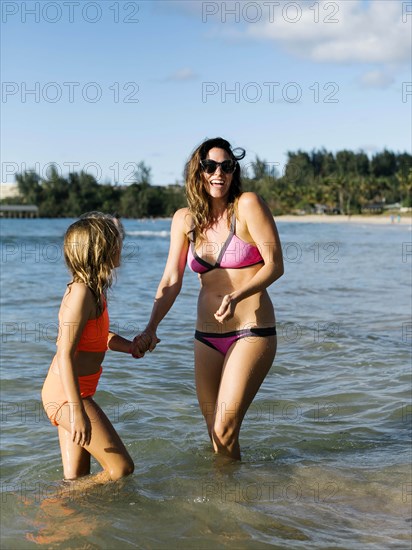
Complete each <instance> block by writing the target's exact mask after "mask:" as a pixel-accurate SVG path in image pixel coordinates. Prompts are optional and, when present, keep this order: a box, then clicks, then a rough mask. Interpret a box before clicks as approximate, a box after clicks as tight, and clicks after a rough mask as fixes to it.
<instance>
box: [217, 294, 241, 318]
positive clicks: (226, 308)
mask: <svg viewBox="0 0 412 550" xmlns="http://www.w3.org/2000/svg"><path fill="white" fill-rule="evenodd" d="M236 304H237V301H236V300H235V299H234V298H233V297H232V296H231V295H230V294H226V295H225V296H223V300H222V303H221V304H220V307H219V309H218V310H217V311H216V313H215V319H216V321H219V323H223V321H228V320H229V319H232V317H233V315H234V314H235V308H236Z"/></svg>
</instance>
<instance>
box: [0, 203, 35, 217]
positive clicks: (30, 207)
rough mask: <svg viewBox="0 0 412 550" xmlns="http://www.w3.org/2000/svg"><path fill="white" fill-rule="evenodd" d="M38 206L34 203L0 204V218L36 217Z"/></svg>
mask: <svg viewBox="0 0 412 550" xmlns="http://www.w3.org/2000/svg"><path fill="white" fill-rule="evenodd" d="M38 216H39V208H38V207H37V206H35V205H34V204H0V218H37V217H38Z"/></svg>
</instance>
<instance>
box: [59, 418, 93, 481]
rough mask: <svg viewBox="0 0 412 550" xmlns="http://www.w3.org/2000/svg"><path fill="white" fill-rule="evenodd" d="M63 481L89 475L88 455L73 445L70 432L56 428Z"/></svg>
mask: <svg viewBox="0 0 412 550" xmlns="http://www.w3.org/2000/svg"><path fill="white" fill-rule="evenodd" d="M58 431H59V442H60V451H61V453H62V462H63V472H64V479H67V480H69V479H77V478H78V477H82V476H87V475H88V474H90V453H89V452H88V451H86V449H84V448H83V447H80V445H77V444H76V443H73V441H72V438H71V435H70V432H68V431H67V430H65V429H64V428H62V426H58Z"/></svg>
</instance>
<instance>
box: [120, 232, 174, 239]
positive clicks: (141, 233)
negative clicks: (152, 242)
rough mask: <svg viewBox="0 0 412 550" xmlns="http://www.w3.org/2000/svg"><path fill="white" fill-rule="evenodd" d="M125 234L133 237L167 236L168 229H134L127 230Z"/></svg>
mask: <svg viewBox="0 0 412 550" xmlns="http://www.w3.org/2000/svg"><path fill="white" fill-rule="evenodd" d="M126 234H127V235H131V236H133V237H164V238H165V237H169V236H170V231H148V230H136V231H127V232H126Z"/></svg>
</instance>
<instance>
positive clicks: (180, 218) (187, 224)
mask: <svg viewBox="0 0 412 550" xmlns="http://www.w3.org/2000/svg"><path fill="white" fill-rule="evenodd" d="M173 223H174V224H175V225H176V224H178V225H179V226H181V227H184V228H185V230H189V229H190V228H191V227H192V223H193V222H192V214H191V213H190V210H189V208H187V207H185V208H179V210H176V212H175V213H174V215H173Z"/></svg>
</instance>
